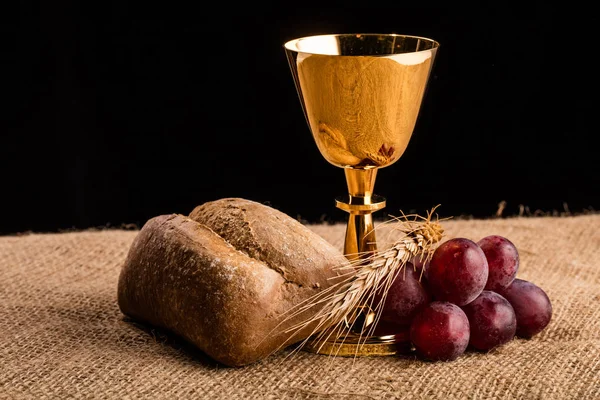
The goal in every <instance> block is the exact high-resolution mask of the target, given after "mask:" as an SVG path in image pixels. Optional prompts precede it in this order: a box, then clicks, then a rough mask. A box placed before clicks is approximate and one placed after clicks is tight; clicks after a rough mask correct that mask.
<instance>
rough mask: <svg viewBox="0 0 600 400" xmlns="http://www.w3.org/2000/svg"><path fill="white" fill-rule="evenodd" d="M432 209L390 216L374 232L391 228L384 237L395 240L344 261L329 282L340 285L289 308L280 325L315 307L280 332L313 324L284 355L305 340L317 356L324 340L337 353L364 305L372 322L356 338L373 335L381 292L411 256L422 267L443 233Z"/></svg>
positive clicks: (293, 331)
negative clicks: (309, 314)
mask: <svg viewBox="0 0 600 400" xmlns="http://www.w3.org/2000/svg"><path fill="white" fill-rule="evenodd" d="M437 207H438V206H436V207H434V208H433V209H432V210H431V211H429V212H428V213H427V216H426V217H422V216H420V215H416V214H412V215H405V214H403V213H402V216H401V217H391V219H390V220H388V221H386V222H384V223H383V224H381V225H380V226H379V228H380V227H382V226H385V225H389V224H393V226H392V229H391V230H390V232H389V234H390V235H392V234H394V233H397V232H400V233H401V236H400V238H399V239H397V240H395V241H393V242H392V244H391V245H390V246H388V247H387V249H385V250H379V251H375V252H372V253H369V254H366V253H365V254H361V255H359V256H360V257H359V258H358V259H356V260H355V261H349V262H348V263H346V264H344V265H341V266H339V267H338V268H339V269H340V270H341V271H342V272H343V273H342V274H341V275H340V276H337V277H335V279H341V280H340V281H338V282H337V283H335V284H334V285H332V286H330V287H329V288H327V289H325V290H323V291H321V292H319V293H317V294H316V295H314V296H312V297H311V298H309V299H307V300H305V301H304V302H302V303H300V304H298V305H297V306H296V307H294V308H293V309H291V310H289V312H288V315H287V316H286V318H285V319H284V321H282V322H281V323H283V322H285V321H288V320H289V319H291V318H294V317H296V316H298V315H299V314H300V313H302V312H304V311H306V310H307V309H309V308H313V307H317V306H321V308H320V309H319V311H318V312H317V313H316V314H314V315H312V317H310V318H309V319H306V320H304V321H301V322H299V323H297V324H295V325H293V326H291V327H289V328H287V329H286V330H285V331H284V332H285V333H286V334H289V335H290V337H292V336H293V335H294V334H295V333H297V332H298V331H300V330H303V329H305V328H307V327H308V326H310V325H314V327H313V329H312V333H311V335H310V336H309V337H307V338H306V339H304V340H303V341H302V342H301V343H299V345H298V346H297V347H296V349H295V350H294V351H292V353H290V354H289V355H288V357H289V356H291V355H292V354H294V353H295V352H297V351H299V350H301V349H302V347H304V346H305V345H306V344H307V343H308V342H309V341H310V342H311V346H313V347H314V348H316V349H317V351H319V352H320V351H321V348H322V346H323V345H324V344H325V343H326V342H331V341H333V342H334V343H335V344H337V345H338V346H337V348H338V351H339V349H340V348H341V346H342V345H343V343H344V341H345V340H346V338H347V337H348V334H349V333H350V329H349V328H350V326H352V325H353V324H354V323H355V322H356V319H357V318H358V317H359V316H360V309H361V308H362V307H365V306H367V307H368V308H369V309H371V310H373V312H374V313H375V319H374V322H373V323H372V324H371V325H370V326H369V329H368V330H367V331H366V332H362V331H361V332H360V335H361V338H362V337H363V334H364V338H365V339H364V340H366V338H367V337H368V336H370V335H372V334H373V331H374V329H375V327H376V326H377V322H378V321H379V317H380V316H381V312H382V311H383V305H384V303H385V298H386V296H387V293H388V291H389V289H390V287H391V285H392V283H393V282H394V280H395V279H396V278H397V276H398V274H399V273H400V272H402V271H403V270H404V267H405V266H406V264H407V263H408V262H409V261H411V260H413V259H415V258H416V257H420V260H421V261H423V263H425V262H426V261H427V260H428V259H430V258H431V256H432V254H433V250H434V247H435V245H436V244H437V243H439V242H440V240H441V239H442V237H443V233H444V230H443V228H442V226H441V224H440V221H441V220H440V219H438V218H437V215H436V218H435V219H433V215H434V211H435V209H436V208H437ZM411 218H412V219H411ZM383 242H385V241H383ZM380 246H381V244H380ZM384 247H385V246H384ZM421 273H422V271H421ZM377 293H380V294H381V296H380V297H379V298H378V300H377V301H376V294H377ZM281 323H280V324H279V325H281ZM279 325H278V326H279ZM362 344H364V341H363V342H361V341H360V339H359V344H358V345H357V351H358V350H359V348H360V347H361V346H362ZM334 347H335V345H334V346H333V347H332V351H331V353H330V355H333V356H335V355H337V351H336V352H334V351H333V348H334ZM278 350H279V349H278ZM286 358H287V357H286Z"/></svg>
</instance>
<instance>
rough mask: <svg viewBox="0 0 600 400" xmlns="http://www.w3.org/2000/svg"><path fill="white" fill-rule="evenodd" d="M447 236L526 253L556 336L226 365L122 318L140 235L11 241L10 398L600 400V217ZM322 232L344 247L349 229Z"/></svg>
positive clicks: (475, 225)
mask: <svg viewBox="0 0 600 400" xmlns="http://www.w3.org/2000/svg"><path fill="white" fill-rule="evenodd" d="M444 226H445V228H446V230H447V236H446V238H449V237H453V236H461V237H467V238H471V239H473V240H478V239H479V238H481V237H483V236H486V235H489V234H499V235H503V236H506V237H508V238H509V239H511V240H512V241H513V242H514V243H515V244H516V245H517V247H518V249H519V252H520V255H521V268H520V270H519V274H518V276H519V277H520V278H522V279H526V280H530V281H532V282H534V283H536V284H538V285H539V286H541V287H542V288H543V289H544V290H545V291H546V292H547V293H548V296H549V297H550V299H551V300H552V304H553V308H554V316H553V319H552V321H551V323H550V325H549V326H548V327H547V329H546V330H544V331H543V332H542V333H540V334H539V335H537V336H535V337H534V338H533V339H531V340H523V339H515V340H513V341H512V342H510V343H509V344H507V345H505V346H503V347H501V348H499V349H497V350H494V351H492V352H491V353H487V354H478V353H470V352H469V353H466V354H464V355H463V356H461V357H460V358H459V359H458V360H456V361H453V362H445V363H444V362H439V363H431V362H423V361H419V360H416V359H414V358H410V357H408V358H403V357H384V358H359V359H356V360H355V361H353V360H352V359H347V358H338V359H333V360H331V359H329V358H327V357H326V356H320V355H315V354H309V353H305V352H301V353H299V354H298V355H297V356H296V357H295V358H291V359H285V358H284V357H285V355H287V354H288V353H287V352H286V351H284V352H282V353H279V354H277V355H275V356H272V357H270V358H268V359H266V360H263V361H260V362H258V363H256V364H253V365H251V366H248V367H244V368H240V369H232V368H226V367H223V366H220V365H216V364H215V363H214V362H212V361H211V360H209V359H208V358H207V357H206V356H204V355H203V354H202V353H200V352H199V351H196V350H194V349H193V348H190V347H189V346H188V345H186V344H185V343H182V342H181V341H180V340H178V339H177V338H175V337H173V336H172V335H169V334H166V333H165V332H160V331H156V330H153V329H152V328H149V327H144V326H139V325H137V324H135V323H131V322H128V321H127V320H125V319H124V318H123V315H122V314H121V313H120V312H119V308H118V306H117V301H116V288H117V279H118V273H119V270H120V267H121V264H122V262H123V260H124V258H125V256H126V253H127V251H128V249H129V246H130V244H131V242H132V240H133V238H134V237H135V235H136V232H135V231H118V230H105V231H86V232H72V233H60V234H30V235H24V236H10V237H8V236H5V237H0V397H1V398H10V399H20V398H35V399H46V398H48V399H65V398H101V399H112V398H117V399H126V398H131V399H134V398H135V399H138V398H139V399H142V398H144V399H145V398H153V399H156V398H168V399H171V398H207V399H208V398H209V399H216V398H219V399H220V398H223V399H251V398H273V399H282V398H294V399H302V398H314V399H317V398H332V399H346V398H384V399H388V398H389V399H396V398H407V399H412V398H416V399H464V398H473V399H475V398H477V399H481V398H502V399H598V398H600V266H599V265H598V260H599V258H600V257H599V256H600V252H599V251H598V249H599V246H600V215H581V216H570V217H536V218H533V217H531V218H516V217H515V218H506V219H490V220H466V219H463V220H450V221H446V222H444ZM311 228H312V229H314V230H315V231H316V232H317V233H319V234H320V235H322V236H323V237H325V238H326V239H328V240H330V241H331V242H332V243H334V244H335V245H337V246H339V247H340V248H341V246H342V241H343V237H344V226H343V225H314V226H311Z"/></svg>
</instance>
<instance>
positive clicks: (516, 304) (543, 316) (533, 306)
mask: <svg viewBox="0 0 600 400" xmlns="http://www.w3.org/2000/svg"><path fill="white" fill-rule="evenodd" d="M499 293H500V294H501V295H502V296H504V297H505V298H506V299H507V300H508V302H509V303H510V304H511V305H512V306H513V308H514V310H515V314H516V315H517V336H519V337H523V338H527V339H529V338H531V337H532V336H533V335H536V334H538V333H540V332H541V331H542V330H543V329H544V328H546V326H548V324H549V323H550V320H551V319H552V303H551V302H550V299H549V298H548V295H547V294H546V292H544V290H542V289H541V288H540V287H539V286H537V285H535V284H533V283H531V282H528V281H526V280H523V279H515V280H514V281H513V282H512V283H511V284H510V286H508V287H507V288H503V289H501V290H500V291H499Z"/></svg>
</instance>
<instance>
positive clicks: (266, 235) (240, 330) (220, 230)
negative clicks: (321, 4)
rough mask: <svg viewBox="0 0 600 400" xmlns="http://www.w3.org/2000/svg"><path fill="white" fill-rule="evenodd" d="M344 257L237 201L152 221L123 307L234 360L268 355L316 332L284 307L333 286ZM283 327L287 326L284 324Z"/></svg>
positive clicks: (126, 283) (290, 223)
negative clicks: (301, 327)
mask: <svg viewBox="0 0 600 400" xmlns="http://www.w3.org/2000/svg"><path fill="white" fill-rule="evenodd" d="M345 262H346V259H345V257H344V256H343V255H342V253H341V252H340V251H339V250H338V249H336V248H335V247H333V246H332V245H331V244H329V243H328V242H326V241H325V240H324V239H323V238H321V237H320V236H318V235H317V234H316V233H314V232H313V231H311V230H310V229H308V228H307V227H306V226H304V225H302V224H301V223H300V222H298V221H297V220H295V219H293V218H291V217H289V216H287V215H286V214H284V213H281V212H280V211H278V210H275V209H273V208H271V207H268V206H266V205H263V204H260V203H257V202H253V201H250V200H245V199H238V198H227V199H221V200H216V201H213V202H208V203H205V204H203V205H200V206H198V207H196V208H195V209H194V210H193V211H192V213H191V214H190V216H189V217H186V216H183V215H178V214H171V215H161V216H157V217H155V218H152V219H150V220H149V221H148V222H147V223H146V224H145V225H144V226H143V227H142V229H141V230H140V232H139V233H138V235H137V237H136V238H135V240H134V242H133V243H132V245H131V248H130V250H129V254H128V256H127V259H126V261H125V263H124V265H123V268H122V270H121V274H120V277H119V285H118V303H119V307H120V309H121V311H122V312H123V313H124V314H126V315H128V316H130V317H131V318H133V319H135V320H138V321H140V322H145V323H148V324H151V325H153V326H158V327H162V328H166V329H168V330H171V331H173V332H174V333H176V334H178V335H180V336H182V337H183V338H185V339H186V340H188V341H189V342H191V343H192V344H194V345H195V346H196V347H198V348H199V349H200V350H202V351H204V352H205V353H206V354H207V355H209V356H210V357H211V358H213V359H215V360H216V361H219V362H221V363H223V364H225V365H229V366H243V365H247V364H250V363H253V362H255V361H258V360H260V359H262V358H264V357H266V356H268V355H270V354H271V353H273V352H274V351H276V350H278V349H279V348H281V347H282V346H287V345H289V344H292V343H296V342H298V341H299V340H302V339H304V338H306V337H307V336H308V335H310V333H311V332H312V328H313V327H308V328H307V329H304V330H303V331H301V332H298V333H297V334H296V335H294V336H293V337H289V334H285V333H284V331H285V329H286V328H288V327H291V326H293V325H294V324H296V323H298V322H300V321H301V320H304V319H305V318H307V317H309V316H310V315H311V314H314V313H315V312H316V311H317V310H316V309H309V310H307V311H306V312H304V313H303V314H301V315H299V316H297V317H296V318H293V319H290V320H287V321H285V322H283V323H281V322H282V321H283V319H284V316H285V315H284V313H285V312H286V311H288V310H290V309H291V308H292V307H293V306H295V305H298V304H299V303H300V302H302V301H304V300H306V299H307V298H308V297H310V296H312V295H314V294H315V293H317V292H318V291H320V290H323V289H325V288H327V287H329V286H330V285H331V284H333V283H334V282H335V281H336V280H335V279H331V278H335V277H336V276H337V275H338V274H339V272H338V271H337V270H336V269H335V267H338V266H340V265H342V264H343V263H345ZM280 323H281V325H280V326H278V324H280Z"/></svg>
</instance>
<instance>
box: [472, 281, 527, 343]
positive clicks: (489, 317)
mask: <svg viewBox="0 0 600 400" xmlns="http://www.w3.org/2000/svg"><path fill="white" fill-rule="evenodd" d="M462 309H463V310H464V312H465V314H466V315H467V317H468V318H469V324H470V326H471V339H470V341H469V344H470V345H471V346H472V347H473V348H475V349H477V350H481V351H487V350H491V349H493V348H494V347H497V346H500V345H503V344H505V343H508V342H510V341H511V340H512V339H513V338H514V336H515V331H516V329H517V318H516V316H515V311H514V310H513V308H512V306H511V305H510V303H509V302H508V300H506V299H505V298H504V297H502V296H501V295H499V294H498V293H496V292H492V291H490V290H484V291H483V292H481V294H480V295H479V296H478V297H477V298H476V299H475V300H473V301H472V302H471V303H469V304H467V305H466V306H463V307H462Z"/></svg>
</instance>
